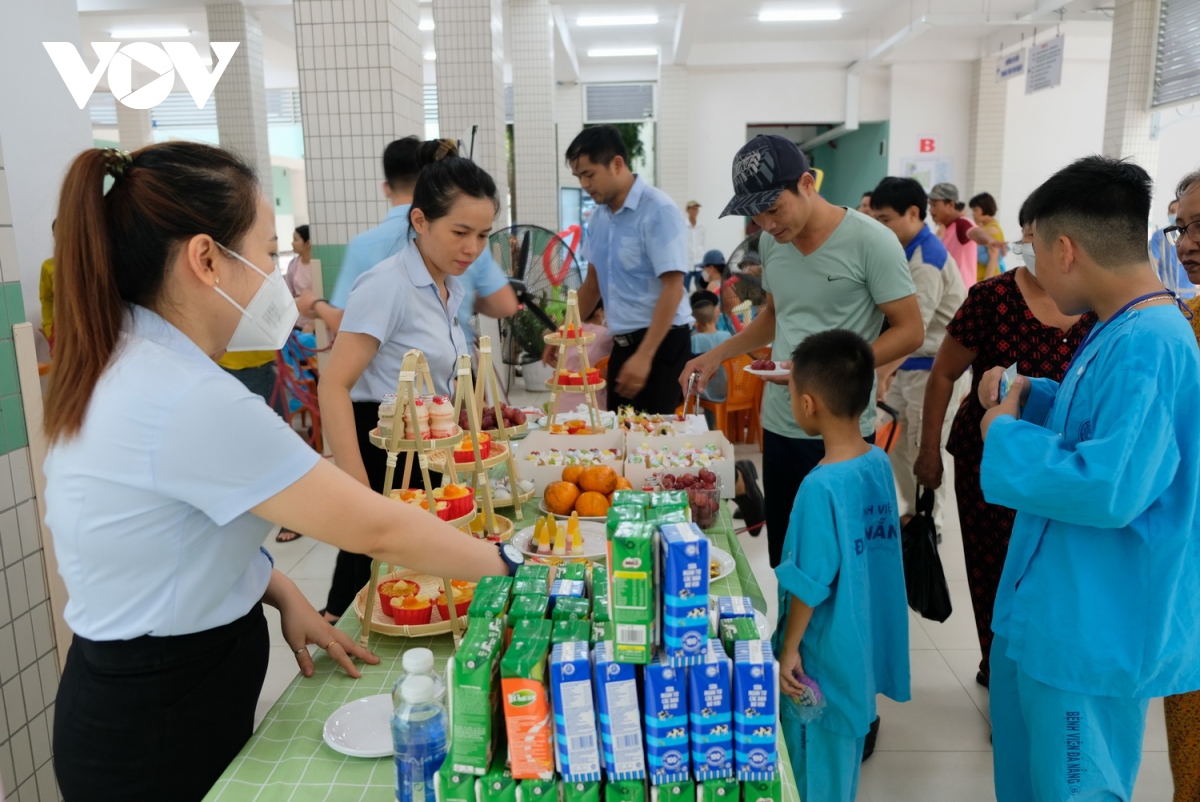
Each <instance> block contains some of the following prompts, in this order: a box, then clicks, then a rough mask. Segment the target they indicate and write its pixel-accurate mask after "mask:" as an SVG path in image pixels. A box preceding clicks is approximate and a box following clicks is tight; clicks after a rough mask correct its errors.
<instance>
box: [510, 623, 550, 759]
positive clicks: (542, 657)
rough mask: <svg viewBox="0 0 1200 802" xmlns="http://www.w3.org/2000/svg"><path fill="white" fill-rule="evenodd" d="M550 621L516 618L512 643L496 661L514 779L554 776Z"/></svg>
mask: <svg viewBox="0 0 1200 802" xmlns="http://www.w3.org/2000/svg"><path fill="white" fill-rule="evenodd" d="M550 629H551V624H550V622H549V621H546V620H545V619H539V620H532V619H527V620H524V621H518V622H517V624H516V626H515V627H513V638H512V643H510V644H509V646H508V650H507V651H506V652H505V653H504V658H503V659H502V660H501V661H500V676H501V686H502V689H503V694H504V723H505V727H506V729H507V731H508V758H509V763H510V765H511V768H512V775H513V777H516V778H517V779H518V780H525V779H541V780H550V779H553V777H554V746H553V742H552V741H553V738H552V730H551V719H552V715H551V710H550V699H549V694H548V688H547V683H546V679H547V678H546V655H547V654H548V653H549V651H550Z"/></svg>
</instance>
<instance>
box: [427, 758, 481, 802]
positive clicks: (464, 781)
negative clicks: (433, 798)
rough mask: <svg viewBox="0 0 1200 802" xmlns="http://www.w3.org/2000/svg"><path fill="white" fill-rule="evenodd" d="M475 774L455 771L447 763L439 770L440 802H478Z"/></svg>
mask: <svg viewBox="0 0 1200 802" xmlns="http://www.w3.org/2000/svg"><path fill="white" fill-rule="evenodd" d="M478 779H479V778H478V777H477V776H475V775H474V774H468V773H466V772H462V771H455V770H454V769H453V768H451V767H450V766H449V765H447V764H446V763H443V764H442V767H441V769H439V770H438V794H437V799H438V802H478V797H477V795H476V790H475V781H476V780H478Z"/></svg>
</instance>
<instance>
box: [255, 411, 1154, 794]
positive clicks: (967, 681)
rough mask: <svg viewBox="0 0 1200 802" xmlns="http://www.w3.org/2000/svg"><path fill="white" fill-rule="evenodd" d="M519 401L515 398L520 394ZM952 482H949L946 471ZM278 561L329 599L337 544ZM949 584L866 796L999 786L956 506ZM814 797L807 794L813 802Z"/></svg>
mask: <svg viewBox="0 0 1200 802" xmlns="http://www.w3.org/2000/svg"><path fill="white" fill-rule="evenodd" d="M514 401H515V399H514ZM738 452H739V457H741V458H751V459H754V460H755V461H756V463H757V464H758V466H759V470H760V473H761V470H762V468H761V460H760V457H759V453H758V448H757V446H739V447H738ZM948 481H952V478H951V479H948ZM742 545H743V548H744V549H745V551H746V555H747V557H748V558H749V560H750V562H751V564H752V565H753V566H754V569H755V573H756V575H757V576H758V579H759V583H760V584H761V585H762V589H763V593H764V595H765V596H766V598H767V604H768V606H769V607H770V610H769V615H770V617H771V620H772V622H773V621H774V616H775V612H776V610H775V606H776V605H775V596H776V588H777V586H776V584H775V576H774V574H773V573H772V572H771V570H770V569H769V567H768V558H767V539H766V536H765V535H764V536H762V537H750V536H748V535H745V534H743V535H742ZM267 546H268V548H269V549H270V550H271V553H272V554H273V555H274V556H275V564H276V566H277V567H278V568H279V569H280V570H282V571H283V572H284V573H286V574H287V575H288V576H290V577H291V578H292V579H293V580H295V581H296V583H297V584H298V585H299V586H300V589H301V590H302V591H303V592H304V594H305V595H306V596H307V597H308V598H309V600H310V601H312V602H313V604H314V605H315V606H316V607H318V608H320V607H322V606H324V604H325V593H326V591H327V590H328V588H329V578H330V576H331V575H332V572H333V561H334V556H335V554H336V550H335V549H334V548H333V547H331V546H328V545H326V544H324V543H318V542H316V541H314V540H312V539H310V538H301V539H300V540H297V541H296V542H294V543H290V544H276V543H273V542H271V543H268V544H267ZM941 556H942V563H943V565H944V567H945V571H946V576H947V579H948V580H949V582H950V589H951V597H952V600H953V603H954V614H953V615H951V616H950V618H949V619H948V620H947V621H946V623H944V624H937V623H935V622H932V621H925V620H922V619H920V618H919V617H917V616H916V615H914V614H912V613H911V612H910V614H909V644H910V649H911V651H910V659H911V668H912V682H913V686H912V691H913V700H912V701H911V702H908V703H906V704H896V703H893V702H891V701H889V700H886V699H884V700H881V702H880V707H879V710H880V716H881V718H882V726H881V728H880V733H879V741H878V745H877V747H876V752H875V755H874V757H872V758H871V759H870V760H868V761H867V762H866V764H864V766H863V771H862V779H861V784H860V789H859V795H858V799H859V800H860V802H885V801H886V802H941V801H942V800H945V801H946V802H951V801H953V802H963V800H971V802H986V800H990V799H995V796H994V795H993V792H992V755H991V744H990V743H989V740H988V736H989V735H990V725H989V723H988V695H987V691H986V690H985V689H983V688H981V687H979V686H978V685H976V684H975V672H976V670H977V668H978V662H979V656H978V649H979V644H978V641H977V640H976V636H975V624H974V620H973V619H972V617H971V602H970V596H969V592H968V590H967V582H966V578H967V577H966V569H965V568H964V565H963V552H962V538H961V534H960V532H959V527H958V518H957V515H956V514H955V513H954V511H953V510H950V511H947V514H946V531H945V532H944V533H943V543H942V549H941ZM267 617H268V619H270V620H271V624H272V630H271V638H272V640H271V646H272V648H271V663H270V666H269V668H268V670H267V679H266V683H265V684H264V686H263V692H262V696H261V698H260V701H259V710H258V720H261V719H262V716H263V715H264V714H265V713H266V711H267V709H269V708H270V706H271V705H272V704H274V702H275V700H276V699H278V698H279V696H280V694H281V693H282V692H283V690H284V689H285V688H286V687H287V685H288V684H289V683H290V682H291V681H292V679H293V678H294V677H295V676H296V673H297V669H296V661H295V658H294V656H293V655H292V653H291V650H290V649H288V647H287V646H286V645H285V644H284V642H283V639H282V637H281V636H280V634H279V629H278V621H277V619H278V616H277V615H276V614H275V613H274V611H273V610H270V609H268V611H267ZM1166 749H1167V744H1166V736H1165V733H1164V724H1163V713H1162V703H1161V702H1160V701H1157V700H1156V701H1155V702H1154V703H1153V704H1151V706H1150V714H1149V719H1148V721H1147V723H1146V740H1145V752H1144V755H1143V761H1142V770H1141V774H1140V776H1139V778H1138V784H1137V789H1136V793H1135V795H1134V802H1163V800H1169V799H1170V798H1171V795H1172V785H1171V774H1170V768H1169V766H1168V763H1167V753H1166ZM806 802H807V801H806Z"/></svg>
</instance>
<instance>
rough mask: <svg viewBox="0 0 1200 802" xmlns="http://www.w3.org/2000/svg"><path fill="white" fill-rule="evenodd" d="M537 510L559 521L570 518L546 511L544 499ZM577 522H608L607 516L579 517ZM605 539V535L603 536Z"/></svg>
mask: <svg viewBox="0 0 1200 802" xmlns="http://www.w3.org/2000/svg"><path fill="white" fill-rule="evenodd" d="M538 509H539V510H541V511H542V514H543V515H553V516H554V517H555V518H557V519H558V520H560V521H565V520H567V519H568V518H570V517H571V516H570V514H567V515H559V514H558V513H557V512H555V513H551V512H550V510H548V509H546V499H544V498H543V499H542V500H541V501H539V502H538ZM579 520H581V521H600V522H604V521H607V520H608V516H607V515H580V516H579ZM605 537H607V534H606V535H605Z"/></svg>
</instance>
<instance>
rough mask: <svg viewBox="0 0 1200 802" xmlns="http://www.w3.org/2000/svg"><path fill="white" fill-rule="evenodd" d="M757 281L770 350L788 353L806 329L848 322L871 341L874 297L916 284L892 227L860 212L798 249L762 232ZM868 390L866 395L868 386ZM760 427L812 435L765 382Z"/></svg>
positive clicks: (899, 294) (876, 321) (866, 419)
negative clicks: (771, 319) (768, 314)
mask: <svg viewBox="0 0 1200 802" xmlns="http://www.w3.org/2000/svg"><path fill="white" fill-rule="evenodd" d="M758 250H759V255H760V256H762V263H763V289H765V290H766V291H767V292H769V293H771V295H772V296H773V298H774V300H775V343H774V345H773V347H772V358H773V359H776V360H780V359H791V356H792V351H793V350H794V349H795V347H796V346H797V345H799V344H800V343H801V342H803V341H804V340H805V339H806V338H807V337H809V336H810V335H813V334H817V333H818V332H822V331H829V330H830V329H848V330H850V331H853V332H855V333H856V334H858V335H859V336H861V337H862V338H863V339H865V340H866V341H867V342H869V343H871V342H875V340H876V339H878V338H879V332H880V330H881V329H882V328H883V312H881V311H879V305H880V304H886V303H889V302H891V301H896V300H899V299H901V298H906V297H908V296H909V295H913V294H914V293H915V292H916V288H915V287H914V286H913V280H912V273H911V271H910V270H909V269H908V260H907V259H906V258H905V256H904V249H903V248H901V247H900V241H899V240H897V239H896V235H895V234H893V233H892V232H891V231H889V230H888V229H887V228H885V227H884V226H883V225H882V224H881V223H879V222H877V221H875V220H872V219H871V218H869V217H867V216H866V215H864V214H860V213H859V212H856V211H854V210H853V209H847V210H846V216H845V217H844V218H843V219H842V222H841V223H839V224H838V227H837V228H836V229H834V231H833V233H832V234H830V235H829V239H827V240H825V242H824V244H822V245H821V247H820V248H817V250H816V251H814V252H813V253H812V254H810V255H808V256H805V255H804V254H802V253H800V251H798V250H796V246H795V245H793V244H792V243H790V242H789V243H786V244H783V245H780V244H779V243H777V242H776V241H775V239H774V238H773V237H771V236H770V235H768V234H764V235H763V236H762V238H761V239H760V240H759V244H758ZM871 398H872V399H874V398H875V396H874V392H872V395H871ZM861 422H862V433H863V436H864V437H866V436H867V435H869V434H871V432H873V431H875V405H874V404H873V403H872V404H868V405H867V408H866V410H864V411H863V415H862V421H861ZM763 428H765V429H767V430H768V431H771V432H774V433H775V434H780V435H783V436H785V437H796V438H803V439H812V438H809V436H808V435H806V434H805V433H804V430H803V429H801V428H800V426H799V425H797V423H796V420H795V418H793V417H792V404H791V399H790V398H789V396H788V388H787V387H786V386H785V385H779V384H770V383H768V384H767V386H766V392H765V394H764V399H763Z"/></svg>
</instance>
